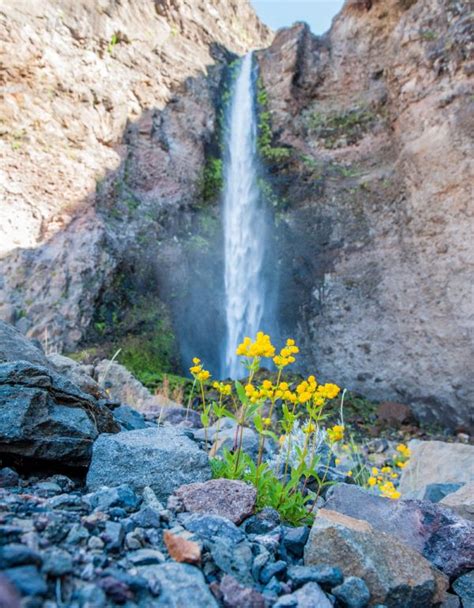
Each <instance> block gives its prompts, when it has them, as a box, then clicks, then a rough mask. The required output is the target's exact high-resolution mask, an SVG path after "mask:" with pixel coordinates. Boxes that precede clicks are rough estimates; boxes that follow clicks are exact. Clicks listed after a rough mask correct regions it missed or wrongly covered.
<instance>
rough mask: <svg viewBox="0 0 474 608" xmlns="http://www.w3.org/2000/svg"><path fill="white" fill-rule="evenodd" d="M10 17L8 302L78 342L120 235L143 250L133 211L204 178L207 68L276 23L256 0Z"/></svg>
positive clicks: (151, 214) (46, 6)
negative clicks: (261, 13)
mask: <svg viewBox="0 0 474 608" xmlns="http://www.w3.org/2000/svg"><path fill="white" fill-rule="evenodd" d="M0 20H1V21H0V23H1V30H2V59H1V61H2V66H3V68H4V69H3V73H2V83H1V84H2V88H1V95H2V104H1V112H2V116H1V127H0V130H1V141H0V145H1V150H2V155H1V156H2V173H3V175H2V185H1V188H2V193H1V198H2V205H1V209H0V316H1V318H2V319H4V320H6V321H10V322H14V323H15V324H16V325H17V326H18V327H19V328H20V329H21V330H22V331H24V332H25V333H27V334H28V335H30V336H32V337H37V338H39V339H41V340H42V341H43V342H44V344H45V345H46V346H47V347H48V348H49V349H51V348H54V349H59V350H61V349H66V350H71V349H73V348H75V347H76V345H77V344H78V342H79V341H80V340H81V339H82V338H83V337H84V334H85V331H86V329H87V328H88V327H89V326H90V324H91V320H92V318H93V317H94V315H96V309H97V306H98V303H99V302H100V301H101V300H102V299H103V298H102V295H103V293H104V292H106V291H108V290H109V289H110V287H111V283H113V282H114V281H115V283H116V282H117V273H118V272H119V270H118V268H119V266H120V265H121V264H122V263H123V251H124V248H125V249H127V248H129V247H130V246H131V245H132V244H133V245H137V246H140V244H141V247H142V250H146V248H147V247H146V244H145V243H144V242H141V243H140V241H139V240H137V239H139V237H140V235H139V234H137V231H138V228H137V225H140V226H141V227H142V229H144V230H146V228H148V229H150V224H151V225H152V226H151V228H153V226H156V220H157V218H158V216H160V217H161V216H162V215H163V214H165V215H166V213H167V210H166V209H165V208H169V209H172V210H173V212H174V213H176V212H178V211H179V209H180V208H182V207H183V206H184V204H185V203H186V201H189V199H190V198H192V197H193V194H194V192H195V190H196V188H197V187H198V186H197V185H196V184H197V182H198V180H199V178H200V176H201V173H202V167H203V165H204V156H205V153H204V152H205V144H206V141H208V140H209V139H210V138H211V136H212V132H213V130H214V103H213V98H212V90H213V87H214V89H215V87H216V86H218V85H219V78H218V77H215V78H214V79H213V77H212V75H211V77H210V79H209V85H208V84H207V80H206V73H207V70H208V69H210V70H211V72H212V66H213V65H214V64H216V61H218V60H220V59H223V57H224V56H225V53H228V52H230V51H233V52H236V53H243V52H245V51H246V50H247V49H248V48H250V47H262V46H266V45H268V44H269V42H270V40H271V34H270V32H269V30H268V29H267V28H266V27H265V26H263V25H262V24H261V23H260V22H259V21H258V19H257V18H256V16H255V14H254V12H253V10H252V9H251V8H250V5H249V3H248V2H247V0H218V1H212V2H210V1H208V0H199V1H198V2H195V1H190V0H140V1H139V2H129V1H126V2H120V3H117V2H113V1H112V0H100V2H93V1H90V0H81V1H79V2H77V1H76V0H71V1H69V0H59V1H56V0H51V1H47V2H42V3H40V4H38V3H34V2H33V3H32V2H28V1H24V0H23V1H20V2H15V3H9V6H3V7H2V10H1V14H0ZM151 238H153V234H152V235H151ZM155 240H159V239H158V237H157V236H156V235H155ZM122 274H123V273H122ZM96 323H97V324H98V327H99V330H100V328H101V327H102V325H101V323H103V321H101V320H100V319H99V320H97V321H96Z"/></svg>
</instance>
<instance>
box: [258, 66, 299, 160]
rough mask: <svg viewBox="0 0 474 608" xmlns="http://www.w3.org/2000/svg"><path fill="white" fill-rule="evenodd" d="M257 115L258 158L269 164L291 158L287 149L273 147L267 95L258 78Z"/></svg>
mask: <svg viewBox="0 0 474 608" xmlns="http://www.w3.org/2000/svg"><path fill="white" fill-rule="evenodd" d="M257 103H258V107H259V113H258V138H257V146H258V151H259V153H260V156H261V157H262V158H263V159H264V160H266V161H268V162H271V163H281V162H283V161H284V160H287V159H288V158H290V156H291V150H290V149H289V148H283V147H281V146H280V147H278V146H273V145H272V141H273V132H272V127H271V115H270V112H269V110H268V93H267V91H266V90H265V87H264V85H263V81H262V79H261V78H259V80H258V83H257Z"/></svg>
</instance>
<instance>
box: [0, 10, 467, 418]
mask: <svg viewBox="0 0 474 608" xmlns="http://www.w3.org/2000/svg"><path fill="white" fill-rule="evenodd" d="M0 18H1V27H2V39H3V40H4V56H3V58H2V63H3V65H4V67H5V69H4V74H3V82H2V90H1V93H2V97H3V101H2V104H1V110H2V122H1V125H0V129H1V141H0V145H1V149H2V172H3V178H2V183H1V187H2V189H3V192H2V206H1V209H0V230H1V237H0V248H1V251H0V318H2V319H4V320H6V321H9V322H13V323H14V324H15V325H16V326H17V327H18V328H19V329H20V330H21V331H23V332H24V333H27V334H28V335H29V336H30V337H36V338H39V339H40V340H41V341H42V342H43V345H44V346H45V347H46V350H48V351H50V350H51V349H56V350H60V351H61V350H65V351H71V350H74V349H76V348H77V346H78V344H80V343H81V342H82V343H84V341H85V340H86V341H87V340H89V341H94V340H96V341H106V342H107V341H109V342H113V340H114V339H116V340H117V342H116V343H114V348H115V346H117V347H119V346H120V347H122V349H123V352H122V355H126V357H125V362H127V363H130V364H131V367H132V369H133V367H134V364H137V366H138V367H139V366H141V365H142V364H143V361H144V360H145V363H148V362H151V363H150V366H153V365H155V364H156V360H157V357H158V358H159V357H162V356H164V357H165V358H166V359H167V361H166V362H165V363H167V364H169V361H170V360H171V359H172V358H173V357H174V356H175V355H176V353H175V351H174V346H173V336H172V335H171V334H172V330H171V324H170V311H171V316H172V317H173V320H174V325H175V329H176V328H177V331H178V339H179V341H180V343H181V352H182V354H185V355H186V356H187V357H189V356H191V355H195V354H199V355H200V356H201V357H203V359H205V360H206V361H210V362H211V365H212V358H213V356H214V357H215V356H216V349H217V347H218V345H219V327H220V325H221V323H222V318H221V314H222V310H221V307H220V305H219V303H218V296H217V295H216V294H218V293H219V281H221V277H222V272H221V264H222V259H221V250H222V243H221V241H220V238H221V236H220V230H219V224H220V222H219V205H218V202H219V196H218V194H219V188H220V180H221V179H222V178H221V169H220V167H219V160H220V156H221V151H220V147H219V129H220V126H219V125H220V124H221V123H220V121H221V118H222V108H223V103H224V100H225V98H226V97H228V82H229V78H230V71H231V70H229V68H228V67H227V66H229V65H230V64H231V62H232V61H233V59H234V58H235V55H234V54H233V53H236V54H242V53H243V52H245V51H246V50H248V49H249V48H251V47H255V48H262V49H265V50H262V51H259V52H258V53H257V60H258V63H259V69H260V76H261V83H260V87H261V91H264V92H265V98H266V104H267V108H266V109H268V111H269V117H270V118H269V124H270V127H271V129H272V133H273V141H272V145H273V146H274V147H275V149H277V150H279V151H281V150H282V149H283V150H286V152H285V153H284V154H274V155H273V156H271V158H270V160H267V162H266V166H265V172H266V178H265V180H264V181H265V182H266V183H265V193H266V195H267V196H268V199H269V201H271V203H272V204H273V205H274V208H275V229H274V232H275V237H276V241H277V252H278V263H279V264H278V267H279V274H280V277H279V285H280V303H279V316H280V322H281V326H282V332H283V333H284V334H287V335H291V336H294V337H295V338H297V339H298V342H299V343H301V344H302V345H303V359H304V361H305V364H304V367H305V368H307V369H308V370H311V371H313V370H314V369H316V370H318V372H319V373H320V376H321V378H324V377H326V378H331V379H334V380H335V381H337V382H338V383H339V384H341V385H344V386H347V387H348V388H350V389H354V390H358V391H360V392H361V393H363V394H365V395H367V396H369V397H372V398H375V399H377V398H384V399H387V398H388V399H393V400H399V401H405V402H408V403H410V404H412V405H413V406H414V407H415V410H416V412H417V413H418V415H420V416H421V417H425V418H428V419H431V420H438V421H442V422H443V423H447V424H449V425H451V426H453V427H459V426H463V425H464V426H468V425H469V424H470V421H471V416H472V400H471V401H470V395H472V394H473V390H474V387H473V386H472V374H470V370H469V361H470V360H472V327H473V320H474V319H473V309H472V302H471V297H470V288H469V282H470V281H469V278H470V276H471V277H472V274H471V275H470V274H469V273H470V270H469V268H470V267H469V263H470V259H471V260H472V253H473V252H472V239H471V238H470V231H469V227H470V224H469V222H470V217H471V216H470V210H469V202H470V197H471V192H470V183H469V176H470V175H471V174H472V165H470V158H472V148H471V140H470V137H471V136H472V132H471V131H470V129H471V126H470V122H469V111H470V109H471V110H472V88H470V84H469V76H470V75H471V74H472V69H473V68H472V63H470V60H471V59H472V58H471V57H470V55H469V52H470V49H471V48H472V47H471V46H470V44H471V42H470V41H471V38H470V33H471V32H470V29H469V23H468V11H467V4H465V3H463V2H462V1H461V2H459V1H454V0H435V1H434V2H433V1H432V0H365V1H359V0H348V1H347V2H346V4H345V6H344V8H343V10H342V11H341V13H340V14H339V16H338V17H337V18H336V19H335V21H334V23H333V27H332V28H331V30H330V31H329V32H328V33H327V34H326V35H324V36H322V37H315V36H313V35H312V34H311V33H310V32H309V30H308V28H307V27H306V26H304V25H303V24H297V25H295V26H294V27H293V28H290V29H286V30H282V31H280V32H279V33H278V34H277V36H276V38H275V40H274V41H273V43H272V34H271V32H269V30H268V29H267V28H265V27H264V26H263V25H262V24H261V23H260V22H259V21H258V20H257V18H256V17H255V15H254V13H253V11H252V10H251V8H250V6H249V4H248V3H247V1H246V0H219V1H215V2H212V3H211V2H207V1H206V0H199V2H190V1H189V0H162V1H155V2H152V1H145V0H141V1H140V2H138V3H132V2H129V1H127V2H122V3H115V2H111V1H108V0H101V2H97V3H92V2H88V1H87V0H82V1H81V2H72V0H71V1H66V0H61V1H59V0H57V1H53V0H48V2H45V3H42V4H41V7H40V6H39V5H33V4H32V3H30V2H17V3H15V4H13V3H12V4H11V6H9V7H6V8H3V9H2V11H1V13H0ZM269 45H271V46H269ZM261 110H262V108H261ZM471 213H472V212H471ZM190 310H192V311H194V312H193V314H194V316H193V317H192V319H196V318H198V319H199V321H200V322H199V323H194V322H192V323H191V322H190V314H189V311H190ZM216 328H217V329H216ZM139 333H141V334H142V335H144V336H146V337H147V345H148V346H147V348H149V351H147V352H146V353H144V352H143V343H141V342H140V341H138V342H136V341H134V338H133V337H132V338H129V337H128V336H129V335H132V336H133V335H135V334H139ZM191 338H192V339H191ZM190 342H192V343H193V344H195V343H196V342H199V343H201V344H202V345H203V348H202V350H201V351H200V352H199V353H196V352H191V350H192V349H191V348H190ZM163 353H164V354H163ZM107 354H108V355H109V356H111V355H112V354H113V353H112V352H110V351H109V352H108V353H107ZM138 356H139V357H141V359H140V362H139V364H138V363H137V360H136V358H137V357H138ZM170 369H171V368H170Z"/></svg>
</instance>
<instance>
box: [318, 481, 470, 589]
mask: <svg viewBox="0 0 474 608" xmlns="http://www.w3.org/2000/svg"><path fill="white" fill-rule="evenodd" d="M324 507H325V508H326V509H330V510H333V511H337V512H339V513H343V514H344V515H349V516H350V517H355V518H358V519H362V520H365V521H367V522H368V523H370V524H371V526H372V527H373V528H375V529H377V530H380V531H381V532H386V533H388V534H392V535H393V536H394V537H396V538H397V539H398V540H399V541H401V542H403V543H405V544H406V545H408V546H410V547H412V548H413V549H416V550H417V551H419V552H420V553H421V554H422V555H423V556H424V557H426V559H428V560H429V561H430V562H431V563H432V564H434V565H435V566H436V567H437V568H439V569H440V570H441V571H443V572H444V573H446V574H447V575H448V576H450V577H452V576H459V575H460V574H462V573H463V572H466V571H467V570H469V569H471V568H474V523H473V522H471V521H468V520H466V519H463V518H461V517H459V516H458V515H457V514H456V513H454V512H453V511H451V510H450V509H448V508H446V507H444V506H442V505H440V504H434V503H432V502H429V501H422V500H390V499H388V498H383V497H381V496H376V495H374V494H371V493H369V492H367V491H366V490H363V489H362V488H360V487H358V486H355V485H347V484H340V485H338V486H333V487H332V488H331V489H330V491H329V492H328V500H327V502H326V503H325V505H324Z"/></svg>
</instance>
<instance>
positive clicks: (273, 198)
mask: <svg viewBox="0 0 474 608" xmlns="http://www.w3.org/2000/svg"><path fill="white" fill-rule="evenodd" d="M258 188H259V190H260V192H261V193H262V195H263V197H264V198H265V200H266V201H267V202H268V203H269V204H270V205H272V207H274V208H275V209H276V210H278V211H284V210H285V209H287V207H288V201H287V199H286V198H284V197H281V196H278V195H277V194H276V193H275V190H274V189H273V187H272V185H271V184H270V183H269V182H268V181H267V180H266V179H264V178H262V177H260V178H258Z"/></svg>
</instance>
